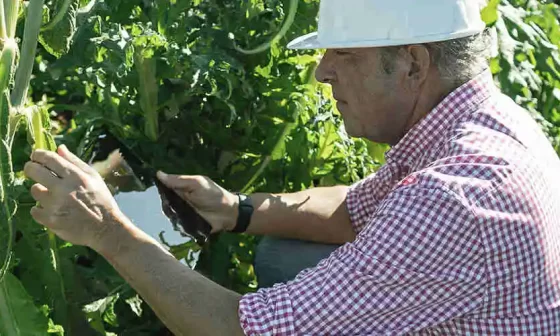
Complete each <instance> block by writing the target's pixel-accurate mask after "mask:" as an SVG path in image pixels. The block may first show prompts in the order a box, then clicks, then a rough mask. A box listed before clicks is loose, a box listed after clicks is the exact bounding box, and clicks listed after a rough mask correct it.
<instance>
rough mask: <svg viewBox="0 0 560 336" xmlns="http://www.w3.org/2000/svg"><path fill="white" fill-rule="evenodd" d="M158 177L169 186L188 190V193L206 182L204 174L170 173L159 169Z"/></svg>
mask: <svg viewBox="0 0 560 336" xmlns="http://www.w3.org/2000/svg"><path fill="white" fill-rule="evenodd" d="M157 177H158V179H159V180H160V181H161V182H163V184H165V185H166V186H168V187H169V188H172V189H176V190H182V191H186V192H188V193H191V192H193V191H195V190H197V189H200V188H201V187H202V185H203V183H205V180H204V178H203V177H202V176H189V175H169V174H166V173H164V172H162V171H158V173H157Z"/></svg>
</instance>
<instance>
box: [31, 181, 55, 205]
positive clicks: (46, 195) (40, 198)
mask: <svg viewBox="0 0 560 336" xmlns="http://www.w3.org/2000/svg"><path fill="white" fill-rule="evenodd" d="M30 192H31V196H32V197H33V199H34V200H36V201H37V202H39V203H41V204H43V205H46V204H47V203H48V202H49V201H50V199H51V194H50V192H49V189H47V188H46V187H45V186H44V185H42V184H39V183H37V184H34V185H33V186H32V187H31V190H30Z"/></svg>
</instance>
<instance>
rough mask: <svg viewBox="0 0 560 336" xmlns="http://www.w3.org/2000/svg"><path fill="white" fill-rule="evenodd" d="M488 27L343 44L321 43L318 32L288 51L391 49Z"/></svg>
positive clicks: (297, 40) (456, 36)
mask: <svg viewBox="0 0 560 336" xmlns="http://www.w3.org/2000/svg"><path fill="white" fill-rule="evenodd" d="M485 27H486V25H484V24H481V25H479V26H478V27H475V28H473V29H469V30H464V31H459V32H453V33H450V34H437V35H427V36H421V37H412V38H408V39H383V40H370V41H341V42H321V41H319V36H318V34H317V32H314V33H310V34H307V35H303V36H300V37H298V38H296V39H294V40H292V41H291V42H290V43H288V46H287V47H288V49H333V48H336V49H343V48H368V47H389V46H396V45H406V44H418V43H430V42H440V41H446V40H453V39H458V38H462V37H467V36H472V35H476V34H479V33H482V32H483V31H484V28H485Z"/></svg>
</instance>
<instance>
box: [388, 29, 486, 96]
mask: <svg viewBox="0 0 560 336" xmlns="http://www.w3.org/2000/svg"><path fill="white" fill-rule="evenodd" d="M424 45H425V46H426V47H427V48H428V50H429V51H430V54H431V57H432V62H433V63H434V64H435V65H436V66H437V69H438V71H439V73H440V75H441V78H442V80H443V81H445V82H447V83H449V84H451V85H455V86H460V85H462V84H463V83H465V82H467V81H469V80H470V79H471V78H473V77H474V76H476V75H477V74H479V73H480V72H482V71H484V70H485V69H487V68H488V59H489V58H490V57H491V51H492V36H491V34H490V32H489V31H488V30H485V31H484V32H483V33H481V34H477V35H473V36H468V37H463V38H458V39H454V40H448V41H441V42H432V43H426V44H424ZM401 48H402V46H395V47H387V48H380V51H381V54H380V57H381V65H382V67H383V70H384V71H385V72H386V73H387V74H390V73H391V72H392V71H393V69H394V64H395V60H396V59H397V57H398V52H399V50H400V49H401Z"/></svg>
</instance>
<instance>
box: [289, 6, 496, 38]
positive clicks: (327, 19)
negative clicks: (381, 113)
mask: <svg viewBox="0 0 560 336" xmlns="http://www.w3.org/2000/svg"><path fill="white" fill-rule="evenodd" d="M482 2H483V1H481V0H321V3H320V7H319V28H318V32H315V33H311V34H307V35H304V36H301V37H298V38H296V39H295V40H293V41H291V42H290V43H289V44H288V48H290V49H327V48H359V47H385V46H394V45H403V44H413V43H428V42H436V41H443V40H450V39H456V38H461V37H466V36H470V35H474V34H477V33H480V32H482V31H483V30H484V28H485V27H486V24H485V23H484V21H483V20H482V18H481V15H480V10H481V6H482Z"/></svg>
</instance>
